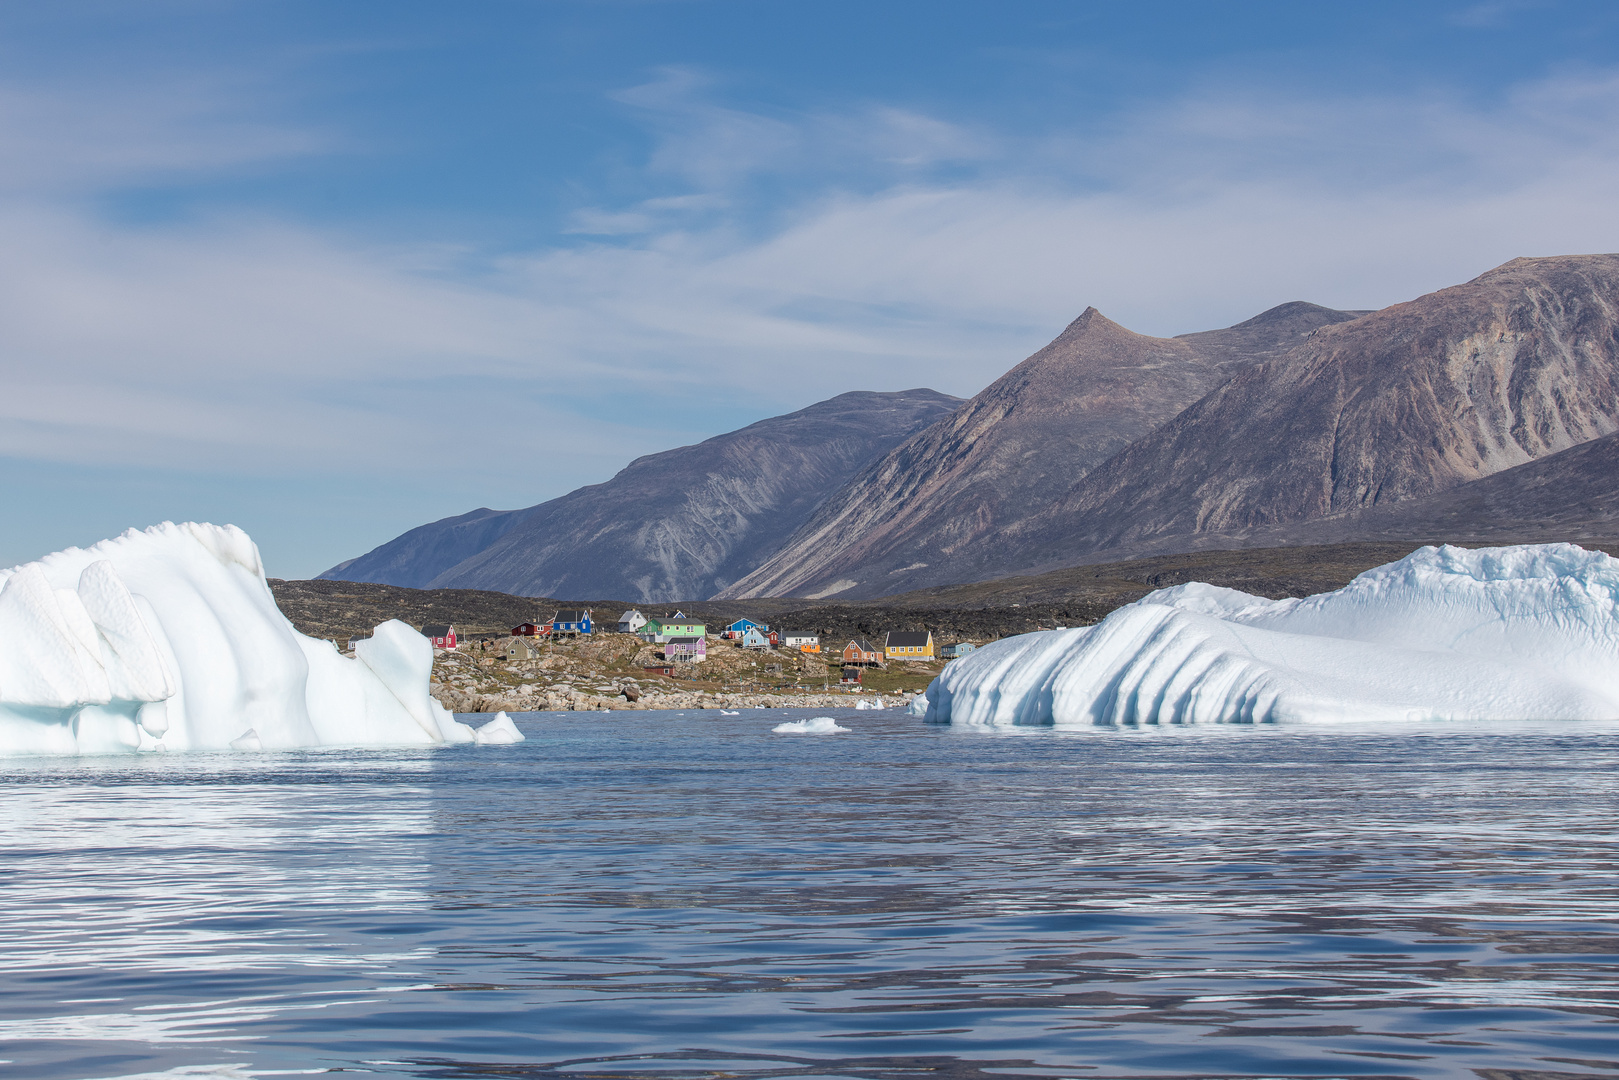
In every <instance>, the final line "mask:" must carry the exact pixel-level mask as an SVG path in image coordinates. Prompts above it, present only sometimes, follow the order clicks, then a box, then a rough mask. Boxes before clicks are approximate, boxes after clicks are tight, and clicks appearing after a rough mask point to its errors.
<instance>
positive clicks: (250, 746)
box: [230, 728, 264, 750]
mask: <svg viewBox="0 0 1619 1080" xmlns="http://www.w3.org/2000/svg"><path fill="white" fill-rule="evenodd" d="M230 748H231V749H232V750H263V749H264V744H263V743H261V742H260V741H259V733H258V732H257V731H254V730H253V729H252V728H248V729H247V730H246V731H244V732H242V733H241V734H240V735H238V736H236V738H234V739H232V740H231V741H230Z"/></svg>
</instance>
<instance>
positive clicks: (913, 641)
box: [883, 630, 933, 660]
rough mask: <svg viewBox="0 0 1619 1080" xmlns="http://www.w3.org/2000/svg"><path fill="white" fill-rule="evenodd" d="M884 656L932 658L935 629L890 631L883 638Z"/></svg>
mask: <svg viewBox="0 0 1619 1080" xmlns="http://www.w3.org/2000/svg"><path fill="white" fill-rule="evenodd" d="M883 656H884V657H886V658H887V659H889V660H932V659H933V631H931V630H922V631H920V632H918V631H914V630H894V631H890V632H889V634H888V636H887V637H886V638H884V639H883Z"/></svg>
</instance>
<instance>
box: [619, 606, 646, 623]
mask: <svg viewBox="0 0 1619 1080" xmlns="http://www.w3.org/2000/svg"><path fill="white" fill-rule="evenodd" d="M632 615H641V613H640V612H639V611H636V610H635V609H634V608H630V610H628V611H626V612H625V613H624V614H622V615H620V616H619V617H618V621H619V622H623V621H624V620H625V619H628V618H629V617H630V616H632ZM641 618H643V619H644V618H646V616H645V615H641Z"/></svg>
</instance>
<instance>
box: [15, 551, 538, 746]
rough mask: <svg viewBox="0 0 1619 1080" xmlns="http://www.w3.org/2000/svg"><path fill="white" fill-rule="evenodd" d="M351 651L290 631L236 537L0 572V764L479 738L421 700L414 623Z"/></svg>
mask: <svg viewBox="0 0 1619 1080" xmlns="http://www.w3.org/2000/svg"><path fill="white" fill-rule="evenodd" d="M354 651H355V655H354V657H353V658H349V657H345V656H343V655H341V654H340V653H339V652H338V651H337V647H336V646H335V645H333V644H332V643H331V642H329V641H322V640H319V639H316V638H311V637H306V636H304V635H303V634H300V633H299V632H298V631H297V630H295V629H294V628H293V626H292V624H291V623H290V622H288V621H287V618H286V616H284V615H282V614H281V611H280V610H279V609H278V608H277V607H276V604H275V598H274V597H273V596H272V595H271V593H270V588H269V585H268V584H267V583H266V581H265V578H264V568H263V564H262V563H261V561H260V559H259V551H258V548H257V547H256V546H255V545H254V543H253V541H252V540H251V539H250V538H249V537H248V535H247V534H246V533H245V532H243V531H242V530H241V529H238V528H236V527H235V526H231V525H226V526H216V525H201V524H196V523H194V522H187V523H185V524H181V525H176V524H174V523H172V522H164V523H163V524H161V525H157V526H153V527H152V528H150V529H146V530H144V531H136V530H134V529H131V530H130V531H128V532H126V533H124V534H123V535H122V536H120V537H118V538H116V539H113V540H104V541H102V542H101V543H99V544H95V545H93V546H91V547H89V548H84V549H80V548H69V549H68V550H66V551H60V552H57V553H56V554H53V555H47V556H46V557H45V558H43V559H40V560H39V561H37V562H31V563H27V564H25V565H23V566H18V567H13V568H11V569H9V570H0V755H15V754H105V753H118V752H134V751H141V750H226V749H235V750H248V751H252V750H284V749H292V748H296V747H312V746H427V745H432V744H439V743H470V742H473V741H474V740H475V739H476V738H477V736H476V735H475V734H474V732H473V730H472V729H471V728H470V727H468V726H467V725H465V724H461V723H458V722H457V721H456V720H455V718H454V717H453V716H452V715H451V714H450V713H449V712H448V711H447V710H446V709H445V708H444V707H443V706H441V705H439V703H438V702H436V701H434V700H433V698H432V697H431V696H430V695H429V693H428V685H429V677H430V675H431V673H432V666H433V647H432V644H431V643H430V642H429V641H428V640H427V639H426V638H424V637H422V636H421V635H420V634H418V633H417V632H416V631H415V630H414V629H412V628H411V627H409V626H406V625H405V624H404V623H402V622H398V621H389V622H385V623H383V624H382V625H381V626H379V627H377V628H376V630H375V632H374V633H373V635H372V636H371V637H370V638H367V639H365V640H363V641H360V642H357V643H356V645H355V650H354ZM497 720H498V718H497ZM507 725H508V726H509V725H510V720H508V721H507ZM511 732H512V733H515V732H516V728H515V727H512V729H511ZM517 737H518V738H521V737H522V736H521V735H520V734H519V735H518V736H517ZM501 739H505V740H506V741H515V740H512V739H510V737H509V733H507V732H505V731H504V730H499V731H491V732H490V733H489V736H488V737H487V738H485V740H484V741H488V742H494V741H500V740H501Z"/></svg>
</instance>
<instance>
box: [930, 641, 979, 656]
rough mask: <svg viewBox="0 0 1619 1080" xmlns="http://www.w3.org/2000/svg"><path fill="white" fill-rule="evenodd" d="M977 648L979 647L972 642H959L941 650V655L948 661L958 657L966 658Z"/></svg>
mask: <svg viewBox="0 0 1619 1080" xmlns="http://www.w3.org/2000/svg"><path fill="white" fill-rule="evenodd" d="M976 648H978V646H977V645H974V644H973V643H972V642H970V641H958V642H956V643H955V644H954V645H946V646H945V647H944V648H942V649H940V650H939V655H940V656H942V657H944V658H945V659H946V660H954V659H956V658H957V657H958V656H966V655H967V654H968V653H970V652H972V651H973V650H974V649H976Z"/></svg>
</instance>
